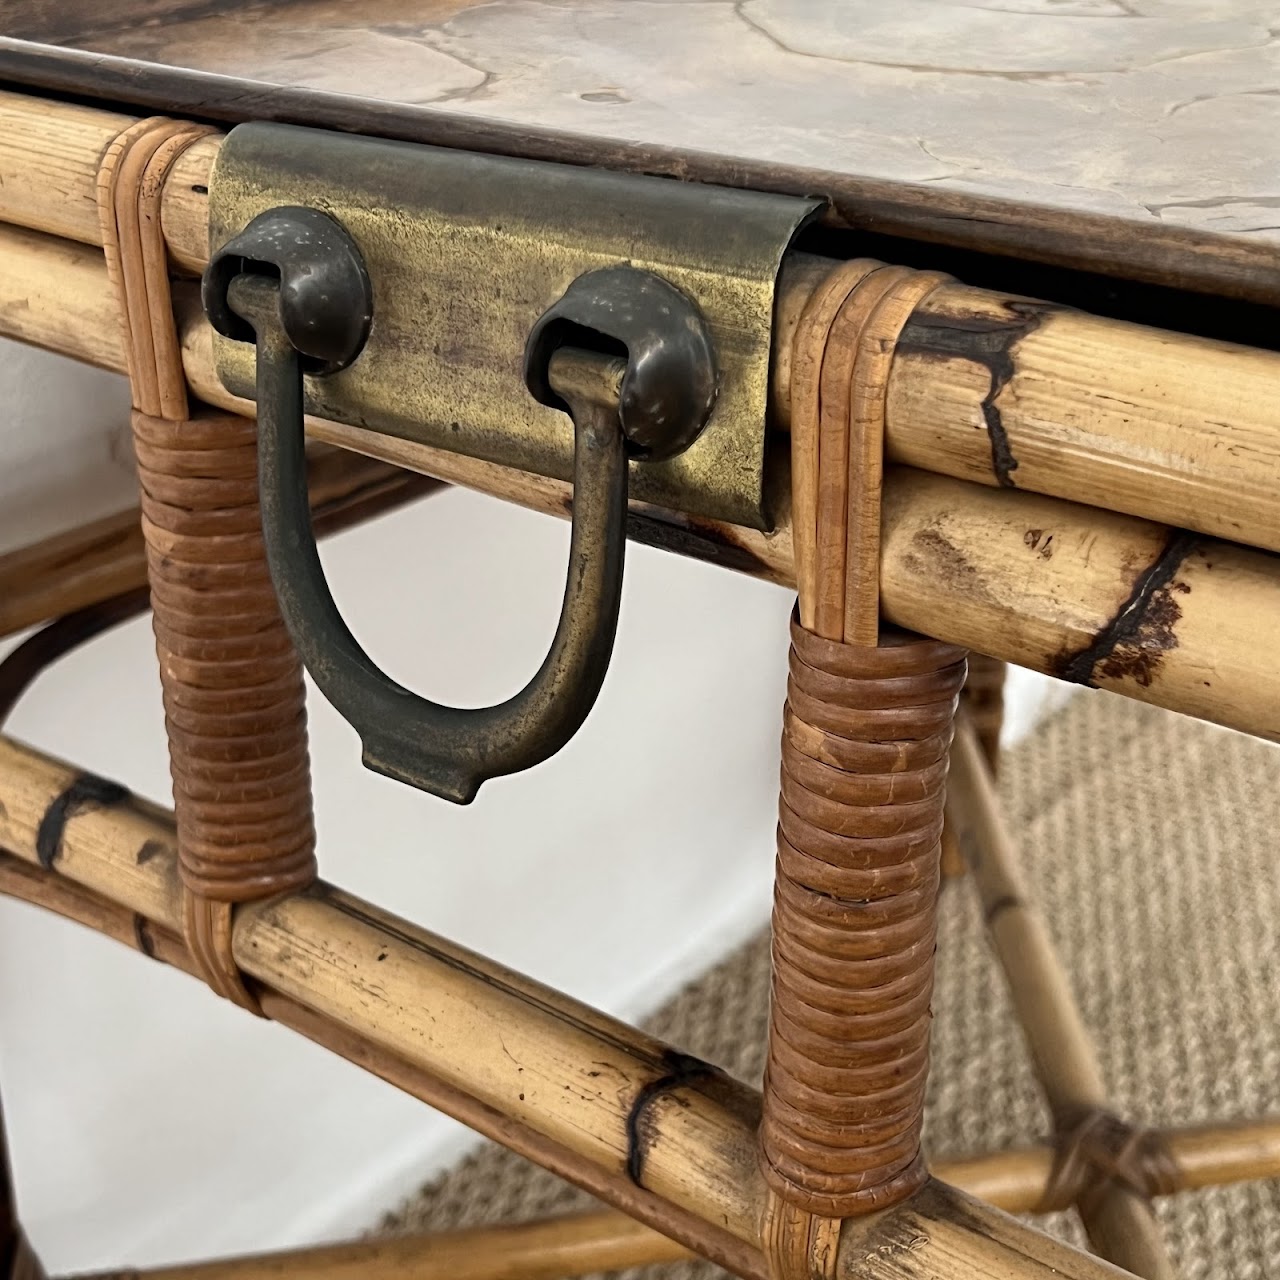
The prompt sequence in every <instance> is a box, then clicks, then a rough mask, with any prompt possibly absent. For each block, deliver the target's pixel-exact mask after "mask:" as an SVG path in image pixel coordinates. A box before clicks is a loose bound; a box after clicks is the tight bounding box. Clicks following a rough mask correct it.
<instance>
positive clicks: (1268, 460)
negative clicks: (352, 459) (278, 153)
mask: <svg viewBox="0 0 1280 1280" xmlns="http://www.w3.org/2000/svg"><path fill="white" fill-rule="evenodd" d="M132 119H133V117H130V116H124V115H120V114H118V113H116V112H109V111H99V110H96V109H93V108H88V107H82V106H77V105H74V104H70V103H62V102H56V101H50V100H47V99H41V98H32V97H27V96H24V95H22V94H17V93H11V92H0V222H7V223H12V224H14V225H15V226H18V227H26V228H29V229H32V230H37V231H44V232H48V233H50V234H52V235H55V236H59V237H65V238H66V239H68V240H74V241H78V242H81V243H83V244H86V245H93V246H98V245H100V243H101V240H100V230H99V227H98V224H97V220H96V212H95V207H94V184H95V182H96V179H97V170H98V164H99V161H100V158H101V155H102V152H103V150H104V149H105V148H106V146H107V144H108V143H109V142H110V140H111V139H112V138H113V137H115V136H116V135H117V134H118V133H119V132H121V131H122V129H124V128H125V127H127V126H128V124H129V123H130V122H131V120H132ZM221 141H222V140H221V138H219V137H216V136H214V137H209V138H205V139H202V140H201V141H200V142H198V143H197V144H195V145H194V146H193V147H191V148H190V149H189V150H188V151H187V152H186V153H185V154H184V155H183V156H182V157H181V158H180V160H179V161H178V163H177V164H176V165H175V167H174V169H173V170H172V172H171V173H170V176H169V179H168V181H167V183H166V186H165V190H164V193H163V201H162V206H161V224H162V227H163V229H164V233H165V237H166V241H167V243H168V246H169V251H170V255H171V258H172V260H173V262H174V265H175V266H176V267H177V268H178V269H179V270H182V271H185V272H188V273H190V274H199V272H200V271H201V270H203V268H204V265H205V263H206V261H207V260H208V253H209V245H208V190H209V181H210V173H211V171H212V168H213V164H214V161H215V159H216V157H217V153H218V149H219V147H220V146H221ZM832 266H834V263H832V262H830V261H829V260H824V259H814V258H811V257H806V256H805V255H799V254H793V255H791V256H790V257H789V258H788V260H787V262H786V264H785V265H784V271H783V275H782V280H781V287H780V297H779V306H778V316H777V332H776V334H775V342H774V347H775V351H776V352H777V355H776V358H775V366H774V369H773V376H772V402H773V410H774V417H775V419H776V421H777V422H778V423H779V424H780V425H782V426H784V427H785V426H786V424H787V423H788V422H789V419H790V372H791V371H790V347H791V342H790V336H791V331H792V330H793V329H794V327H795V324H796V322H797V321H798V319H799V315H800V312H801V310H802V309H803V306H804V304H805V302H806V300H807V299H808V296H809V294H810V292H811V291H812V290H813V288H814V286H815V285H816V284H817V282H818V281H819V280H820V279H821V278H822V277H823V275H824V274H826V272H828V271H829V270H830V269H831V268H832ZM20 319H21V318H19V320H20ZM15 327H19V325H18V324H15ZM28 327H29V326H28ZM11 336H18V337H23V336H24V335H23V334H22V333H13V334H11ZM69 338H70V340H71V342H72V343H73V344H75V342H76V340H75V336H74V335H69ZM24 340H30V341H36V342H37V343H38V344H39V345H50V343H49V337H48V335H47V334H46V335H45V338H44V341H43V342H41V341H40V338H39V336H37V337H35V338H25V337H24ZM80 345H82V343H81V344H80ZM68 354H79V353H78V352H76V351H69V352H68ZM104 355H105V353H104V352H102V351H101V350H94V351H91V352H90V353H88V354H86V355H79V358H82V359H91V360H93V361H94V362H101V361H102V360H103V358H104ZM1277 385H1280V354H1277V353H1275V352H1270V351H1263V350H1258V349H1253V348H1248V347H1242V346H1238V345H1234V344H1230V343H1222V342H1214V341H1212V340H1209V339H1205V338H1197V337H1190V336H1187V335H1183V334H1177V333H1171V332H1167V331H1164V330H1159V329H1152V328H1148V327H1146V326H1141V325H1134V324H1126V323H1124V322H1121V321H1116V320H1108V319H1103V318H1100V317H1096V316H1090V315H1087V314H1085V313H1083V312H1077V311H1072V310H1070V309H1067V308H1062V307H1056V306H1054V305H1052V304H1050V303H1044V302H1037V301H1034V300H1032V299H1026V298H1018V297H1015V296H1013V295H1007V294H999V293H994V292H991V291H988V290H984V289H980V288H975V287H972V286H968V285H964V284H953V285H945V286H943V287H942V288H940V289H938V290H937V291H936V292H935V293H934V294H933V295H932V296H931V297H929V298H928V299H926V300H925V301H924V302H923V303H922V304H921V305H920V307H919V308H918V309H917V312H916V314H915V316H914V317H913V319H912V321H911V322H910V323H909V324H908V326H907V329H906V331H905V332H904V334H903V337H902V341H901V342H900V343H899V344H898V348H897V352H896V354H895V357H894V360H893V362H892V367H891V369H890V372H889V379H888V384H887V392H886V397H887V399H886V404H887V407H886V415H885V444H886V449H887V457H888V459H889V461H891V462H898V463H905V464H907V465H911V466H916V467H920V468H922V469H924V470H928V471H935V472H939V473H941V474H945V475H950V476H953V477H955V478H957V479H963V480H970V481H973V482H976V483H979V484H986V485H1010V486H1013V487H1016V488H1020V489H1026V490H1030V491H1032V492H1037V493H1043V494H1047V495H1049V496H1053V497H1061V498H1067V499H1069V500H1071V501H1074V502H1083V503H1086V504H1089V505H1092V506H1097V507H1101V508H1103V509H1106V510H1114V511H1120V512H1124V513H1126V514H1129V515H1137V516H1142V517H1145V518H1147V519H1151V520H1157V521H1161V522H1163V523H1168V524H1177V525H1183V524H1188V523H1189V524H1190V526H1191V527H1193V528H1195V529H1197V530H1198V531H1200V532H1203V533H1208V534H1212V535H1214V536H1216V537H1222V538H1226V539H1229V540H1232V541H1238V542H1243V543H1246V544H1248V545H1251V546H1259V547H1264V548H1267V549H1269V550H1273V551H1276V550H1280V504H1277V503H1275V502H1274V501H1273V500H1272V495H1273V494H1274V493H1275V492H1276V488H1277V485H1280V396H1278V395H1277V394H1276V391H1275V388H1276V387H1277Z"/></svg>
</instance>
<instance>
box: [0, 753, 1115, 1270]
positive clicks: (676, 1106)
mask: <svg viewBox="0 0 1280 1280" xmlns="http://www.w3.org/2000/svg"><path fill="white" fill-rule="evenodd" d="M81 776H82V775H80V774H79V773H78V772H77V771H76V770H75V769H74V768H72V767H70V766H68V765H65V764H61V763H59V762H57V761H55V760H52V759H50V758H48V757H45V756H42V755H41V754H40V753H38V752H36V751H33V750H32V749H31V748H28V747H23V746H21V745H20V744H18V743H16V742H14V741H12V740H11V739H5V738H0V778H3V779H4V802H5V812H4V813H3V815H0V847H3V848H5V849H8V850H9V851H10V852H11V853H12V854H14V855H16V857H17V858H18V859H21V860H22V861H25V862H27V863H32V864H36V865H40V862H41V855H40V849H41V848H42V847H43V848H44V850H45V854H46V861H48V862H52V864H53V866H54V867H55V868H56V870H57V872H58V876H59V877H61V876H65V877H67V878H68V879H69V880H72V881H74V882H75V883H76V884H78V885H81V886H83V887H84V888H87V889H89V890H92V892H93V895H94V897H95V898H96V899H97V900H98V901H99V902H101V901H102V900H104V899H105V900H106V904H107V905H108V906H110V905H112V904H115V905H116V906H117V907H123V908H125V909H126V911H127V912H128V913H131V914H130V916H129V917H128V918H129V919H130V920H131V921H132V925H133V928H132V934H133V938H134V944H135V945H139V946H141V947H142V948H143V949H147V950H149V951H151V952H153V953H154V954H156V955H158V956H160V957H161V958H164V959H169V958H170V957H171V956H172V955H173V953H174V951H177V952H178V958H179V963H180V964H182V963H183V961H184V960H186V957H185V952H184V951H183V950H182V949H181V947H180V946H177V945H176V943H175V942H174V941H172V940H173V939H174V938H175V937H176V932H177V927H178V925H179V923H180V920H179V910H180V895H179V886H178V880H177V869H176V855H175V852H174V849H173V839H174V836H173V825H172V817H171V815H169V814H167V813H166V812H165V811H163V810H161V809H159V808H157V807H156V806H154V805H151V804H148V803H146V802H144V801H140V800H136V799H133V798H132V797H130V796H128V794H127V793H125V794H124V795H123V797H122V798H120V799H119V800H118V801H117V802H115V803H112V804H108V805H103V806H94V805H87V806H85V807H83V808H80V809H78V810H76V811H75V812H74V815H73V816H71V817H69V819H68V820H67V821H66V822H65V824H64V825H63V828H62V831H61V834H60V839H59V840H58V843H57V846H56V848H54V849H52V850H51V849H49V847H48V838H49V837H48V834H47V830H48V829H47V828H46V836H45V840H44V841H43V842H42V841H41V840H40V838H39V834H38V833H39V831H40V826H41V822H42V821H43V819H44V817H45V815H46V814H47V813H48V812H49V809H50V806H51V805H54V804H55V802H57V801H58V800H59V798H60V797H65V796H66V795H67V793H68V789H69V788H70V787H72V786H73V785H74V784H75V783H76V782H77V780H78V779H80V778H81ZM71 794H73V795H74V794H75V792H72V793H71ZM61 807H62V809H64V810H65V808H66V802H65V800H63V802H62V806H61ZM57 811H59V810H57V809H55V812H57ZM144 846H147V847H148V849H149V853H148V857H147V858H145V859H143V860H141V862H140V861H139V859H138V858H137V856H136V855H137V851H138V850H139V849H140V848H142V847H144ZM115 916H116V918H117V920H118V918H119V912H118V911H117V912H116V913H115ZM103 923H104V924H108V925H109V926H110V927H112V928H119V925H118V924H115V923H112V922H110V921H106V920H105V919H104V920H103ZM166 935H167V937H166ZM116 936H119V934H118V933H117V934H116ZM233 941H234V950H235V956H236V960H237V963H238V964H239V965H240V967H241V968H242V970H243V971H244V972H245V973H246V974H247V975H248V976H249V977H250V978H252V979H253V980H255V981H256V982H257V983H259V984H261V985H262V987H263V988H265V991H264V993H263V1000H262V1003H263V1008H264V1010H265V1011H266V1012H267V1013H268V1016H271V1017H277V1018H279V1020H281V1021H287V1022H288V1023H289V1025H294V1026H300V1027H301V1028H303V1029H304V1033H305V1034H309V1035H311V1036H312V1038H315V1039H318V1040H321V1042H323V1043H330V1040H331V1039H332V1040H333V1042H334V1043H335V1047H338V1049H339V1052H344V1053H347V1054H348V1056H352V1057H355V1058H356V1059H357V1060H359V1057H360V1052H361V1051H360V1050H358V1049H350V1048H347V1047H342V1046H343V1045H344V1041H346V1043H347V1045H348V1046H349V1043H350V1042H349V1039H348V1038H349V1037H354V1038H355V1040H356V1041H357V1042H358V1044H360V1045H362V1046H364V1052H366V1053H369V1054H371V1055H372V1056H373V1057H374V1058H375V1059H376V1060H380V1061H381V1063H382V1065H383V1066H384V1068H387V1069H386V1070H385V1071H384V1072H383V1073H384V1074H386V1075H388V1076H389V1077H392V1076H394V1074H396V1072H397V1070H398V1068H397V1066H396V1064H401V1066H402V1067H403V1066H407V1067H408V1068H409V1070H410V1072H411V1073H413V1072H416V1073H424V1074H425V1075H426V1076H427V1077H434V1079H435V1080H436V1081H437V1082H438V1083H439V1084H441V1085H443V1086H445V1088H446V1090H447V1091H448V1092H450V1093H452V1095H454V1096H456V1095H457V1094H464V1095H465V1096H466V1097H469V1098H470V1099H471V1100H472V1103H473V1105H478V1106H482V1107H484V1108H487V1109H489V1110H491V1111H494V1112H498V1113H501V1114H502V1115H504V1116H505V1117H506V1118H507V1119H508V1120H509V1121H512V1122H514V1123H515V1124H516V1125H517V1126H518V1127H519V1128H520V1129H523V1130H527V1131H531V1132H532V1133H533V1134H534V1135H537V1136H538V1137H540V1138H541V1139H543V1140H546V1141H549V1142H550V1143H551V1144H553V1146H554V1147H556V1148H558V1150H559V1152H560V1153H561V1155H560V1157H559V1158H560V1159H561V1160H563V1161H564V1163H563V1165H562V1168H569V1169H572V1170H574V1171H576V1172H579V1173H580V1172H581V1171H582V1170H584V1169H594V1170H595V1172H596V1174H597V1175H598V1174H599V1173H601V1172H603V1174H604V1175H606V1177H604V1178H600V1177H598V1176H597V1177H596V1178H595V1179H594V1185H592V1187H591V1189H592V1190H593V1191H595V1192H596V1193H597V1194H600V1195H601V1196H602V1197H604V1198H606V1199H609V1200H611V1201H613V1202H622V1203H619V1207H622V1208H624V1209H625V1210H626V1211H627V1212H628V1213H631V1214H632V1215H633V1216H635V1217H638V1218H640V1219H641V1220H642V1221H648V1222H650V1223H651V1224H652V1225H655V1226H657V1227H658V1229H660V1230H664V1231H666V1232H669V1233H670V1234H679V1233H680V1232H681V1230H682V1231H683V1234H685V1236H686V1240H685V1242H686V1243H689V1244H693V1245H695V1246H696V1247H697V1248H698V1250H699V1252H702V1253H704V1254H706V1255H707V1256H711V1257H713V1258H715V1259H716V1260H719V1261H722V1262H724V1263H726V1264H727V1265H729V1266H730V1268H731V1269H732V1270H735V1271H737V1273H738V1274H740V1275H744V1276H748V1277H752V1278H754V1277H757V1276H763V1275H764V1270H763V1260H762V1258H761V1256H760V1254H759V1252H758V1248H759V1231H760V1224H761V1220H762V1209H763V1205H764V1201H765V1195H764V1183H763V1179H762V1177H761V1175H760V1172H759V1168H758V1165H757V1162H756V1149H755V1124H756V1119H757V1116H758V1108H759V1095H758V1094H756V1093H755V1092H754V1091H753V1090H750V1089H748V1088H746V1087H745V1086H740V1085H737V1084H735V1083H733V1082H732V1081H730V1080H728V1079H727V1078H726V1077H724V1076H722V1075H720V1074H719V1073H718V1072H714V1071H711V1070H710V1069H708V1071H707V1072H702V1071H700V1070H697V1071H691V1070H690V1069H689V1067H688V1064H687V1063H683V1062H682V1061H681V1060H680V1059H679V1058H673V1057H672V1056H670V1050H668V1049H667V1048H666V1046H664V1045H662V1044H660V1043H659V1042H657V1041H654V1040H652V1039H650V1038H649V1037H646V1036H644V1035H642V1034H641V1033H639V1032H637V1031H635V1030H633V1029H632V1028H630V1027H627V1026H625V1025H623V1024H621V1023H619V1022H616V1021H615V1020H613V1019H611V1018H608V1017H606V1016H604V1015H603V1014H600V1013H598V1012H596V1011H595V1010H592V1009H589V1008H587V1007H585V1006H583V1005H581V1004H578V1003H577V1002H576V1001H574V1000H572V999H570V998H569V997H567V996H564V995H562V994H561V993H559V992H554V991H550V990H548V989H547V988H545V987H542V986H540V985H539V984H537V983H534V982H532V981H530V980H529V979H527V978H524V977H522V976H520V975H518V974H514V973H512V972H510V971H508V970H506V969H504V968H502V967H501V966H499V965H496V964H494V963H493V962H491V961H488V960H485V959H483V958H482V957H479V956H475V955H473V954H471V953H469V952H467V951H465V950H463V949H462V948H459V947H456V946H454V945H453V944H451V943H448V942H446V941H445V940H443V939H441V938H437V937H434V936H433V935H431V934H429V933H427V932H426V931H424V930H421V929H418V928H416V927H414V926H412V925H409V924H407V923H405V922H403V921H400V920H397V919H395V918H394V917H393V916H390V915H389V914H387V913H385V912H382V911H379V910H378V909H377V908H374V907H371V906H369V905H368V904H366V903H362V902H360V901H359V900H357V899H355V898H352V897H350V896H349V895H346V894H343V893H341V892H340V891H338V890H334V889H330V888H328V887H327V886H324V885H318V886H316V888H315V889H313V890H310V891H307V892H305V893H302V894H298V895H293V896H290V897H287V898H284V899H277V900H275V901H272V902H266V903H257V904H253V905H250V906H246V907H243V908H241V909H240V910H239V911H238V912H237V914H236V919H235V929H234V939H233ZM188 963H189V962H188ZM183 967H186V964H183ZM374 973H376V975H377V979H376V981H370V980H369V978H368V977H367V976H366V975H371V974H374ZM278 1000H283V1002H284V1006H283V1010H284V1013H285V1016H284V1017H279V1015H280V1013H281V1011H282V1007H281V1005H280V1004H279V1003H277V1001H278ZM420 1011H429V1013H430V1019H429V1020H428V1019H426V1018H420V1017H419V1016H418V1015H419V1012H420ZM299 1012H301V1013H302V1016H301V1017H299V1016H298V1013H299ZM330 1032H332V1033H334V1034H333V1035H332V1036H331V1034H330ZM677 1063H679V1064H680V1065H678V1066H677V1065H676V1064H677ZM396 1082H397V1083H398V1082H399V1081H396ZM411 1091H413V1092H417V1088H414V1089H412V1090H411ZM504 1140H506V1139H505V1138H504ZM509 1145H515V1144H514V1143H512V1144H509ZM526 1149H527V1150H531V1151H533V1154H534V1158H535V1159H539V1160H540V1161H541V1160H542V1154H541V1152H540V1150H539V1149H538V1145H537V1142H536V1141H535V1142H534V1143H533V1144H526ZM557 1171H559V1170H557ZM575 1180H576V1179H575ZM637 1189H639V1190H640V1191H641V1192H643V1193H646V1194H645V1195H642V1196H639V1197H637V1196H635V1195H634V1192H635V1191H636V1190H637ZM670 1209H674V1210H676V1211H677V1213H676V1221H675V1223H674V1225H673V1222H672V1220H671V1216H670V1212H669V1210H670ZM872 1256H875V1257H876V1258H878V1259H883V1260H884V1261H883V1263H882V1266H883V1274H884V1275H886V1276H899V1277H902V1278H903V1280H907V1278H911V1280H916V1278H923V1277H925V1276H929V1277H931V1278H933V1280H962V1278H965V1277H971V1276H972V1275H974V1274H977V1275H983V1274H1008V1275H1009V1276H1011V1277H1012V1276H1018V1277H1026V1278H1027V1280H1033V1278H1034V1277H1040V1276H1043V1277H1045V1280H1048V1277H1050V1276H1057V1277H1068V1278H1073V1277H1074V1278H1076V1280H1095V1278H1096V1280H1102V1277H1108V1276H1116V1275H1119V1274H1120V1273H1119V1272H1117V1271H1116V1270H1115V1269H1114V1268H1112V1267H1110V1266H1109V1265H1108V1264H1106V1263H1103V1262H1101V1261H1099V1260H1097V1259H1092V1258H1089V1257H1087V1256H1085V1255H1082V1254H1079V1253H1077V1252H1076V1251H1075V1250H1073V1249H1070V1248H1068V1247H1066V1246H1064V1245H1060V1244H1058V1243H1057V1242H1055V1241H1052V1240H1050V1239H1048V1238H1047V1237H1045V1236H1042V1235H1040V1234H1039V1233H1038V1232H1035V1231H1033V1230H1031V1229H1029V1228H1026V1227H1023V1226H1020V1225H1019V1224H1017V1223H1016V1222H1014V1221H1013V1220H1012V1219H1008V1218H1006V1217H1004V1215H1002V1214H1001V1213H999V1211H997V1210H995V1209H993V1208H990V1207H988V1206H986V1205H983V1204H982V1203H981V1202H979V1201H976V1200H973V1199H971V1198H970V1197H968V1196H965V1195H964V1194H963V1193H962V1192H960V1191H958V1190H956V1189H954V1188H951V1187H948V1186H946V1185H945V1184H943V1183H940V1182H937V1181H932V1182H930V1184H929V1185H928V1186H927V1187H926V1188H925V1190H924V1191H922V1192H921V1193H919V1194H918V1195H917V1196H915V1197H914V1198H913V1199H912V1200H910V1201H908V1202H907V1203H906V1204H903V1205H900V1206H898V1207H897V1208H895V1209H891V1210H886V1211H885V1212H883V1213H880V1214H874V1215H870V1216H868V1217H866V1218H860V1219H850V1220H849V1221H847V1222H846V1223H845V1224H844V1229H843V1233H842V1236H841V1245H840V1255H839V1258H840V1261H839V1275H841V1276H842V1277H850V1278H852V1277H854V1276H857V1275H861V1274H865V1270H864V1264H865V1263H866V1261H867V1260H868V1259H869V1258H870V1257H872Z"/></svg>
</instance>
